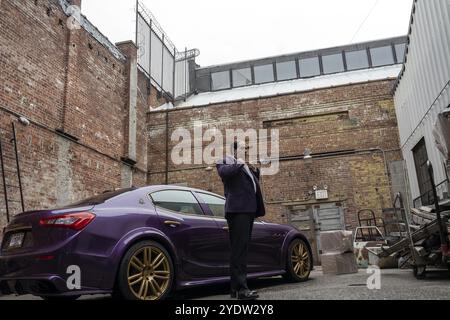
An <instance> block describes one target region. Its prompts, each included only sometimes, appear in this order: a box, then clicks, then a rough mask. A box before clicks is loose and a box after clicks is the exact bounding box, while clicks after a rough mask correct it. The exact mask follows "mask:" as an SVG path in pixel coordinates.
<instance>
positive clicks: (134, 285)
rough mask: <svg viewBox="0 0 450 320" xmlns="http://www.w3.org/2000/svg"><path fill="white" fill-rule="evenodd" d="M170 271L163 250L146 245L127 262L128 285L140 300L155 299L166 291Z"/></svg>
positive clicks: (167, 259)
mask: <svg viewBox="0 0 450 320" xmlns="http://www.w3.org/2000/svg"><path fill="white" fill-rule="evenodd" d="M170 272H171V271H170V264H169V258H168V257H167V256H166V255H165V254H164V252H163V251H161V249H159V248H157V247H154V246H147V247H144V248H141V249H140V250H138V251H136V252H135V253H134V254H133V256H132V257H131V259H130V262H129V263H128V272H127V278H128V286H129V288H130V290H131V292H133V294H134V295H135V296H136V297H137V298H138V299H140V300H157V299H159V298H160V297H161V296H162V295H163V294H164V293H165V292H166V291H167V288H168V286H169V283H170Z"/></svg>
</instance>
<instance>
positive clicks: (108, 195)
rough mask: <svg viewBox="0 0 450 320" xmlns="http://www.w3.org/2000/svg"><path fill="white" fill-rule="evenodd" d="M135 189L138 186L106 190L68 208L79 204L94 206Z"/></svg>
mask: <svg viewBox="0 0 450 320" xmlns="http://www.w3.org/2000/svg"><path fill="white" fill-rule="evenodd" d="M133 190H136V188H128V189H120V190H116V191H105V192H104V193H102V194H99V195H96V196H94V197H91V198H87V199H84V200H81V201H78V202H75V203H72V204H70V205H68V206H67V207H66V208H68V207H79V206H94V205H96V204H101V203H103V202H105V201H107V200H109V199H112V198H114V197H117V196H120V195H121V194H124V193H127V192H130V191H133Z"/></svg>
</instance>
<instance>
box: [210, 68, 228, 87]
mask: <svg viewBox="0 0 450 320" xmlns="http://www.w3.org/2000/svg"><path fill="white" fill-rule="evenodd" d="M211 81H212V83H211V86H212V89H213V90H221V89H229V88H230V86H231V85H230V72H229V71H222V72H216V73H212V74H211Z"/></svg>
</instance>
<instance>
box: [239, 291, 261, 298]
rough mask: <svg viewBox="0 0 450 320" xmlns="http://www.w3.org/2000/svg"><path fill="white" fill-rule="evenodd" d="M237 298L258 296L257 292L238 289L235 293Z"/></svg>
mask: <svg viewBox="0 0 450 320" xmlns="http://www.w3.org/2000/svg"><path fill="white" fill-rule="evenodd" d="M237 298H238V300H255V299H258V298H259V295H258V292H256V291H250V290H245V291H239V292H238V294H237Z"/></svg>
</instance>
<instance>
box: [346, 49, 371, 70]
mask: <svg viewBox="0 0 450 320" xmlns="http://www.w3.org/2000/svg"><path fill="white" fill-rule="evenodd" d="M345 59H346V61H347V70H359V69H367V68H369V58H368V56H367V51H366V50H358V51H350V52H346V53H345Z"/></svg>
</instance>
